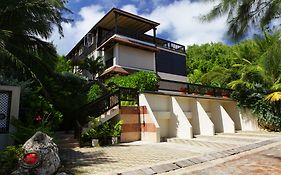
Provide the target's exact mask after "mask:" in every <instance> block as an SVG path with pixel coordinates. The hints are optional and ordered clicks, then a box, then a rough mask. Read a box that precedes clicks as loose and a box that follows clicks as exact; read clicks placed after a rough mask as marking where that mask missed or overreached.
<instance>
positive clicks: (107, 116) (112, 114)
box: [100, 105, 119, 123]
mask: <svg viewBox="0 0 281 175" xmlns="http://www.w3.org/2000/svg"><path fill="white" fill-rule="evenodd" d="M118 114H119V105H118V106H115V107H113V108H112V109H110V110H109V111H107V112H105V113H104V114H102V115H101V116H100V122H101V123H104V122H106V121H108V120H110V119H112V118H113V117H115V116H116V115H118Z"/></svg>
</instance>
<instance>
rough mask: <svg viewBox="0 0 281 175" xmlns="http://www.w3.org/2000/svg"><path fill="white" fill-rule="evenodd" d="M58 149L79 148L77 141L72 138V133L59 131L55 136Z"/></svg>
mask: <svg viewBox="0 0 281 175" xmlns="http://www.w3.org/2000/svg"><path fill="white" fill-rule="evenodd" d="M55 136H56V138H57V140H58V147H59V149H73V148H76V147H79V146H80V145H79V141H78V140H77V139H75V138H74V132H73V131H67V132H66V131H59V132H56V134H55Z"/></svg>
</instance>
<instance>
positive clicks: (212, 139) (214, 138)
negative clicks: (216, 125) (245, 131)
mask: <svg viewBox="0 0 281 175" xmlns="http://www.w3.org/2000/svg"><path fill="white" fill-rule="evenodd" d="M194 137H195V139H196V140H202V141H204V140H205V141H209V142H219V143H230V144H239V145H245V144H249V143H253V142H258V141H259V139H255V138H251V139H249V138H238V137H223V136H219V135H215V136H203V135H195V136H194Z"/></svg>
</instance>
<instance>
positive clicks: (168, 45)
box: [98, 27, 185, 54]
mask: <svg viewBox="0 0 281 175" xmlns="http://www.w3.org/2000/svg"><path fill="white" fill-rule="evenodd" d="M114 34H119V35H122V36H126V37H130V38H133V39H136V40H139V41H142V42H146V43H150V44H156V46H158V47H162V48H165V49H168V50H172V51H175V52H179V53H184V54H185V47H184V46H183V45H180V44H177V43H174V42H171V41H168V40H164V39H161V38H155V42H156V43H154V37H153V36H150V35H146V34H143V33H135V32H132V31H128V30H126V29H125V28H122V27H118V28H117V31H116V32H115V30H114V29H113V30H110V31H107V33H106V34H104V35H103V36H102V39H101V40H100V42H99V43H98V46H100V45H101V44H103V43H104V42H105V41H107V40H108V39H109V38H110V37H112V36H113V35H114Z"/></svg>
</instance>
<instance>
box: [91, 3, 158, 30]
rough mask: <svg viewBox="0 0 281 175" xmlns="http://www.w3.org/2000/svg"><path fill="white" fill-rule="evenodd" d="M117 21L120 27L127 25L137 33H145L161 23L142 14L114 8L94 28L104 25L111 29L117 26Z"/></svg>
mask: <svg viewBox="0 0 281 175" xmlns="http://www.w3.org/2000/svg"><path fill="white" fill-rule="evenodd" d="M116 15H117V16H116ZM115 20H116V21H115ZM115 22H117V24H118V27H122V26H126V29H127V30H129V31H135V32H137V33H145V32H147V31H149V30H151V29H153V28H155V27H156V26H158V25H159V23H157V22H154V21H151V20H149V19H146V18H143V17H141V16H137V15H134V14H132V13H128V12H126V11H123V10H120V9H117V8H113V9H111V10H110V11H109V12H108V13H107V14H106V15H105V16H104V17H103V18H102V19H101V20H100V21H99V22H98V23H97V24H96V25H95V26H94V28H95V27H102V28H105V29H109V30H110V29H113V28H114V27H115Z"/></svg>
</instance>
